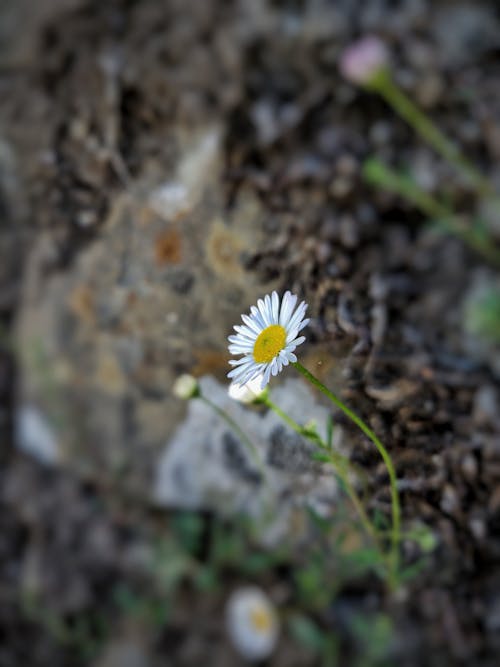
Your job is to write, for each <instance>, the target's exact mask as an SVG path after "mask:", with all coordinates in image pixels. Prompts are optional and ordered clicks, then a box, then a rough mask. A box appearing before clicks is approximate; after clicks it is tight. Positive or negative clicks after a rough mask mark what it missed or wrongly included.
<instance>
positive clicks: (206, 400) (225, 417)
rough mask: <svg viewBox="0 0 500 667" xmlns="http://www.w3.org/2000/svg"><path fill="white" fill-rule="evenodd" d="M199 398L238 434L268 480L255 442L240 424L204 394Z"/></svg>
mask: <svg viewBox="0 0 500 667" xmlns="http://www.w3.org/2000/svg"><path fill="white" fill-rule="evenodd" d="M198 398H199V399H200V401H203V402H204V403H205V404H206V405H208V406H209V407H210V408H211V409H212V410H213V411H214V412H215V413H217V414H218V415H219V417H221V418H222V419H223V420H224V421H225V422H226V424H227V425H228V426H229V427H230V428H231V429H232V430H233V431H234V432H235V433H237V434H238V436H239V438H240V440H241V442H242V443H243V444H244V446H245V447H246V448H247V449H248V451H249V453H250V455H251V457H252V459H253V461H254V463H255V465H256V466H257V467H258V469H259V472H260V473H261V475H262V478H263V479H264V480H265V479H266V471H265V468H264V465H263V463H262V461H261V459H260V456H259V454H258V452H257V449H256V447H255V445H254V444H253V442H252V441H251V440H250V438H249V437H248V436H247V435H246V434H245V433H244V432H243V431H242V430H241V428H240V427H239V426H238V424H237V423H236V422H235V421H234V419H233V418H232V417H230V416H229V415H228V414H227V412H226V411H225V410H223V409H222V408H220V407H219V406H218V405H217V404H216V403H213V402H212V401H211V400H210V399H209V398H207V397H206V396H204V395H203V394H201V393H200V394H199V395H198Z"/></svg>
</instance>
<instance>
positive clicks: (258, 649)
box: [226, 586, 279, 660]
mask: <svg viewBox="0 0 500 667" xmlns="http://www.w3.org/2000/svg"><path fill="white" fill-rule="evenodd" d="M226 624H227V630H228V634H229V636H230V638H231V641H232V643H233V645H234V647H235V648H236V649H237V650H238V651H239V652H240V653H241V655H242V656H243V657H244V658H246V659H247V660H263V659H264V658H267V657H268V656H270V655H271V653H272V652H273V650H274V648H275V646H276V643H277V641H278V635H279V621H278V617H277V614H276V611H275V608H274V605H273V603H272V602H271V600H270V599H269V598H268V597H267V595H265V593H264V592H263V591H261V590H260V589H259V588H257V587H255V586H248V587H245V588H240V589H239V590H237V591H235V592H234V593H233V594H232V595H231V597H230V598H229V601H228V603H227V607H226Z"/></svg>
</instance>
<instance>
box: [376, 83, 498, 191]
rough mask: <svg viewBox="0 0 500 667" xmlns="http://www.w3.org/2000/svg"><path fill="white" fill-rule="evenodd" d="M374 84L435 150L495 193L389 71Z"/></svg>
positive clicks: (479, 184)
mask: <svg viewBox="0 0 500 667" xmlns="http://www.w3.org/2000/svg"><path fill="white" fill-rule="evenodd" d="M373 87H374V88H375V89H376V90H377V92H378V93H379V94H380V95H381V96H382V97H383V98H384V99H385V101H386V102H387V103H388V104H389V105H390V106H391V107H392V108H393V109H394V110H395V111H396V112H397V113H398V114H399V115H400V116H401V117H402V118H404V120H406V122H407V123H408V124H409V125H411V127H413V129H414V130H416V132H418V134H420V136H421V137H423V139H425V141H427V142H428V143H429V144H430V145H431V146H432V147H433V148H434V150H435V151H436V152H437V153H439V154H440V155H441V156H442V157H444V158H445V159H446V160H448V161H449V162H451V163H452V164H454V165H455V166H456V167H457V168H458V169H459V170H460V171H461V172H462V173H463V174H464V176H466V177H467V179H468V180H469V181H470V182H471V183H472V184H473V185H474V186H475V187H476V188H477V189H478V191H479V192H480V194H482V195H492V194H494V190H493V188H492V186H491V185H490V183H489V182H488V181H487V179H486V178H485V177H484V176H483V175H482V174H481V173H480V172H479V171H478V170H477V169H476V167H475V166H474V165H473V164H471V163H470V162H469V161H468V160H467V159H466V158H465V156H464V155H463V154H462V152H461V151H460V149H459V148H458V147H457V145H456V144H455V143H453V142H452V141H450V140H449V139H448V137H446V136H445V135H444V134H443V133H442V132H441V130H440V129H439V128H438V127H436V125H435V124H434V123H433V122H432V121H431V120H430V118H429V117H428V116H427V115H426V114H424V113H423V112H422V111H420V109H419V108H418V107H416V106H415V104H414V103H413V102H412V100H411V99H410V98H409V97H407V96H406V95H405V93H404V92H403V91H402V90H401V88H399V86H397V85H396V84H395V83H394V80H393V79H392V78H391V76H390V75H389V74H388V73H387V74H385V75H384V76H379V77H376V78H375V79H374V81H373Z"/></svg>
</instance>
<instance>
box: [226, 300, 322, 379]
mask: <svg viewBox="0 0 500 667" xmlns="http://www.w3.org/2000/svg"><path fill="white" fill-rule="evenodd" d="M296 303H297V297H296V296H295V295H294V294H292V293H291V292H285V294H284V296H283V300H282V302H281V307H280V299H279V296H278V294H277V293H276V292H273V293H272V295H271V296H269V294H266V296H265V297H264V299H259V300H258V301H257V306H252V307H251V308H250V313H251V314H250V315H242V316H241V319H242V320H243V326H235V327H234V329H235V331H236V334H237V335H236V336H234V335H233V336H229V342H230V343H231V345H229V352H230V353H231V354H242V355H243V356H242V357H241V358H240V359H232V360H231V361H230V362H229V363H230V364H231V366H235V368H233V370H232V371H231V372H230V373H228V377H230V378H233V382H234V383H235V384H239V385H244V384H246V383H247V382H250V380H253V379H254V378H255V377H257V376H258V375H262V382H261V389H264V387H265V386H266V385H267V383H268V382H269V378H270V377H271V375H277V374H278V373H281V371H282V370H283V367H284V366H287V365H288V364H289V363H290V362H291V361H292V362H294V361H297V357H296V356H295V354H294V350H295V348H296V347H297V345H300V344H301V343H303V342H304V341H305V337H304V336H299V335H298V334H299V332H300V331H302V329H303V328H304V327H305V326H306V325H307V324H308V323H309V320H308V319H304V315H305V312H306V309H307V304H306V303H305V301H302V303H301V304H300V305H299V306H298V307H297V309H296V310H295V312H294V309H295V304H296Z"/></svg>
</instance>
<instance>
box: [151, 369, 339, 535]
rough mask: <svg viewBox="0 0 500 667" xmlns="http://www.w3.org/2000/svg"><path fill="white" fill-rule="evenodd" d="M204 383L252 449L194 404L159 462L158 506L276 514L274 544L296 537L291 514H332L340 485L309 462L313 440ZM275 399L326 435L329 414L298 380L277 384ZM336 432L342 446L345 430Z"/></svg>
mask: <svg viewBox="0 0 500 667" xmlns="http://www.w3.org/2000/svg"><path fill="white" fill-rule="evenodd" d="M200 384H201V387H202V392H203V394H204V395H205V396H207V397H210V400H211V401H212V402H213V403H215V404H216V405H217V406H218V407H219V408H221V409H223V410H224V411H226V412H227V414H228V415H229V416H230V418H231V419H233V420H234V421H235V422H236V423H237V424H238V426H239V427H240V428H241V430H242V431H243V433H245V434H246V435H247V436H248V438H249V439H250V441H251V442H252V443H253V445H254V448H255V451H254V452H252V451H250V450H249V446H248V445H245V443H243V442H242V439H241V438H240V436H239V434H238V433H237V432H235V430H233V429H232V428H231V427H230V426H229V425H228V424H227V423H226V422H225V421H224V420H223V419H222V418H221V417H220V416H219V415H218V414H216V412H215V411H214V410H213V409H212V408H211V407H210V406H208V405H207V404H206V403H204V402H203V401H201V400H192V401H190V402H189V404H188V413H187V416H186V419H185V420H184V422H182V424H180V426H179V427H178V429H177V431H176V432H175V433H174V435H173V437H172V438H171V440H170V441H169V442H168V443H167V445H166V447H165V450H164V452H163V454H162V456H161V458H160V461H159V464H158V468H157V473H156V480H155V499H156V501H157V502H158V503H159V504H160V505H162V506H165V507H169V508H172V507H174V508H182V509H191V510H195V509H196V510H200V509H205V510H212V511H215V512H217V513H218V514H220V515H222V516H231V515H237V514H239V513H243V514H246V515H249V516H252V517H256V518H263V517H265V516H266V515H268V516H272V517H273V518H272V521H271V522H270V523H269V524H268V525H267V530H266V533H265V539H266V540H267V541H272V542H275V541H279V540H280V539H283V538H284V537H288V538H294V537H298V535H297V534H295V533H294V531H296V530H297V522H292V521H291V516H292V515H294V514H296V513H297V512H298V513H299V514H300V513H303V510H304V508H305V507H307V506H311V507H315V508H316V509H317V510H318V508H321V511H323V512H326V513H328V512H330V511H331V510H332V508H333V507H334V505H335V502H336V498H337V493H338V489H337V484H336V481H335V479H334V476H333V474H332V469H331V468H330V467H329V466H328V465H325V464H320V463H318V462H315V461H313V460H312V458H311V454H312V451H313V450H314V446H313V445H312V443H311V442H310V441H307V440H305V439H303V438H302V437H300V436H299V435H298V434H297V433H296V432H295V431H293V430H292V429H291V428H290V427H288V426H285V425H284V424H283V422H282V420H281V419H280V418H279V417H278V416H277V415H276V414H275V413H274V412H273V411H267V412H264V413H263V412H262V411H261V410H260V409H257V408H255V407H247V406H243V405H241V404H240V403H237V402H236V401H234V400H232V399H231V398H229V396H228V394H227V388H226V387H225V386H224V385H221V384H219V383H218V382H217V381H216V380H214V379H213V378H212V377H210V376H206V377H204V378H202V379H201V381H200ZM272 400H273V401H274V402H275V403H276V404H277V405H278V406H279V407H280V408H281V409H283V410H284V411H285V412H286V413H287V414H289V415H290V416H292V417H293V419H295V420H296V421H297V422H299V423H306V422H308V421H309V420H311V419H312V420H314V421H315V423H316V424H317V429H318V432H319V433H320V434H321V435H323V436H324V435H325V428H326V418H327V416H328V414H329V411H328V410H327V409H326V408H324V407H323V406H321V405H319V404H318V403H317V402H316V399H315V397H314V395H313V394H312V393H311V391H310V390H309V388H308V387H307V386H306V385H305V384H304V383H303V382H302V381H301V380H298V379H290V378H288V379H286V380H285V381H284V383H283V384H282V385H280V386H278V387H273V391H272ZM335 434H336V435H335V438H336V448H337V449H338V448H339V445H340V442H341V439H342V434H341V430H340V429H339V428H337V429H336V431H335ZM255 455H256V456H255ZM256 459H257V460H256ZM299 524H300V522H299ZM299 532H300V529H299Z"/></svg>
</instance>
